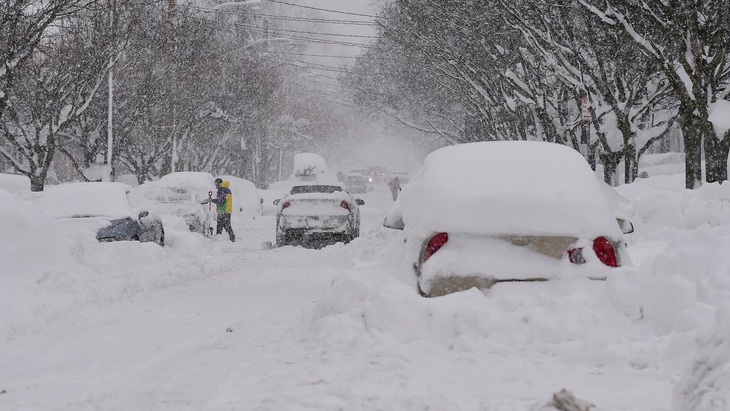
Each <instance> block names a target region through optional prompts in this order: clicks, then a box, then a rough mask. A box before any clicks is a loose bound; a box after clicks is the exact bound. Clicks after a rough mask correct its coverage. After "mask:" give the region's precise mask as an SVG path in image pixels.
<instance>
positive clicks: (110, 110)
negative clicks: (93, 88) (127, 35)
mask: <svg viewBox="0 0 730 411" xmlns="http://www.w3.org/2000/svg"><path fill="white" fill-rule="evenodd" d="M109 6H110V7H109V29H110V31H111V33H110V34H111V35H110V36H109V37H110V39H111V44H110V45H109V46H110V49H111V53H110V56H109V67H108V69H109V77H108V79H107V82H108V88H109V93H108V94H109V99H108V101H107V119H106V123H107V124H106V134H107V142H106V167H104V172H103V173H102V176H101V181H105V182H110V181H112V153H113V151H114V50H115V47H114V46H115V45H114V37H115V36H114V35H115V34H116V33H115V30H116V24H115V21H114V20H115V16H114V14H115V13H114V12H115V10H114V8H115V3H114V0H110V5H109Z"/></svg>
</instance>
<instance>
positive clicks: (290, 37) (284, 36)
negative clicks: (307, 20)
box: [192, 17, 372, 48]
mask: <svg viewBox="0 0 730 411" xmlns="http://www.w3.org/2000/svg"><path fill="white" fill-rule="evenodd" d="M192 18H193V19H196V20H200V21H205V22H211V23H216V22H215V21H212V20H208V19H205V18H202V17H192ZM223 24H224V25H228V26H233V27H239V28H243V29H246V30H250V31H258V32H259V33H262V32H263V33H266V32H267V29H266V28H265V27H257V26H252V25H247V24H241V23H223ZM268 31H271V32H276V31H280V30H278V29H275V28H269V29H268ZM290 31H294V32H298V31H296V30H290ZM303 33H304V32H303ZM315 35H316V34H315ZM274 37H275V38H280V39H288V40H301V41H305V42H310V43H320V44H331V45H340V46H348V47H361V48H370V47H372V46H370V45H368V44H365V43H353V42H348V41H340V40H334V39H321V38H316V37H307V36H294V35H291V34H284V33H282V34H281V35H275V36H274ZM269 40H273V38H269Z"/></svg>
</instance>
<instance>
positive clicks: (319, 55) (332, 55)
mask: <svg viewBox="0 0 730 411" xmlns="http://www.w3.org/2000/svg"><path fill="white" fill-rule="evenodd" d="M269 53H272V54H286V55H288V56H304V57H329V58H338V59H359V58H362V57H358V56H338V55H334V54H307V53H290V52H287V51H279V52H269Z"/></svg>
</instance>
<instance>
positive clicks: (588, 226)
mask: <svg viewBox="0 0 730 411" xmlns="http://www.w3.org/2000/svg"><path fill="white" fill-rule="evenodd" d="M600 184H601V183H600V182H599V181H598V180H597V179H596V177H595V174H594V173H593V171H592V170H591V169H590V167H589V166H588V164H587V162H586V161H585V160H584V158H583V157H582V156H581V155H580V154H579V153H578V152H577V151H575V150H573V149H571V148H569V147H566V146H563V145H559V144H552V143H543V142H527V141H496V142H482V143H470V144H461V145H456V146H450V147H446V148H442V149H439V150H436V151H434V152H433V153H431V154H430V155H429V156H428V157H427V158H426V160H425V163H424V166H423V167H422V168H421V169H420V171H419V172H418V173H417V174H416V175H415V176H414V177H413V178H412V179H411V181H410V183H409V184H408V185H407V186H406V187H404V188H403V191H402V192H401V195H400V197H399V199H398V201H397V202H396V204H395V205H394V207H393V208H392V209H391V210H390V212H389V214H388V216H387V217H386V220H385V226H386V227H390V228H400V229H403V230H404V235H405V244H404V250H403V255H404V258H406V259H407V260H408V261H409V262H411V263H412V264H413V267H414V269H415V274H416V278H417V286H418V290H419V292H420V293H421V294H422V295H423V296H429V297H435V296H441V295H445V294H450V293H453V292H457V291H462V290H465V289H469V288H472V287H477V288H480V289H488V288H490V287H491V286H493V285H495V284H497V283H500V282H506V281H509V282H515V281H546V280H549V279H553V278H558V277H561V276H568V275H579V276H585V277H588V278H592V279H605V278H606V276H607V275H609V274H610V273H611V271H612V270H614V269H615V268H616V267H619V266H621V265H625V264H629V263H630V261H629V259H628V255H627V254H626V250H625V244H624V240H623V232H622V230H621V229H620V228H619V225H618V224H617V223H616V218H615V216H614V215H613V213H612V210H611V207H610V205H609V203H608V200H607V198H606V195H605V193H604V191H603V188H602V187H601V185H600Z"/></svg>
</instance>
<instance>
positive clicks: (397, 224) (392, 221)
mask: <svg viewBox="0 0 730 411" xmlns="http://www.w3.org/2000/svg"><path fill="white" fill-rule="evenodd" d="M405 226H406V225H405V224H403V219H401V218H388V217H385V220H384V221H383V227H385V228H392V229H393V230H402V229H404V228H405Z"/></svg>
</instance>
